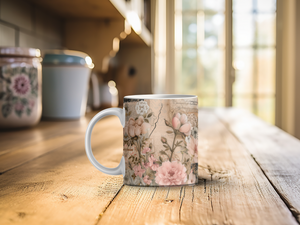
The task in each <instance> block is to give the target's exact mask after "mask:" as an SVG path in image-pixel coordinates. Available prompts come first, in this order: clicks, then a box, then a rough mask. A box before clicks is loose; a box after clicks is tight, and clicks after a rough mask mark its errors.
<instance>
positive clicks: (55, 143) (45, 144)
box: [0, 117, 110, 174]
mask: <svg viewBox="0 0 300 225" xmlns="http://www.w3.org/2000/svg"><path fill="white" fill-rule="evenodd" d="M88 118H89V117H87V118H85V119H84V120H81V121H76V122H73V123H69V124H68V123H67V124H68V125H69V128H68V129H66V128H63V127H61V126H56V130H57V132H50V133H49V132H43V131H45V130H47V128H48V126H42V127H39V128H40V130H39V131H41V133H43V136H42V137H41V135H37V136H38V137H36V136H34V137H33V139H34V140H33V141H32V143H33V144H29V143H26V144H25V147H22V145H21V146H19V144H17V145H16V142H15V140H14V137H16V136H17V135H16V133H18V130H16V131H15V132H10V133H9V137H8V138H9V140H11V142H12V143H14V147H12V148H10V149H6V150H5V151H6V153H5V154H1V155H0V162H1V164H0V174H2V173H4V172H6V171H8V170H10V169H12V168H15V167H17V166H19V165H22V164H24V163H26V162H29V161H30V160H32V159H34V158H37V157H40V156H42V155H44V154H47V153H48V152H50V151H53V150H56V149H58V148H64V146H65V145H67V144H69V143H70V142H72V141H74V140H76V139H78V138H80V137H81V138H82V137H84V135H85V131H86V126H87V124H88ZM55 123H57V122H55ZM62 124H66V123H65V121H64V122H62ZM48 125H49V128H51V130H52V129H53V126H51V124H48ZM98 126H99V125H98ZM109 127H110V122H109V121H106V120H103V121H102V123H101V129H98V131H96V130H95V131H94V133H95V135H97V134H98V133H99V132H100V133H101V132H103V131H102V130H107V129H108V128H109ZM54 133H56V134H55V135H54ZM53 135H54V137H52V136H53ZM40 139H41V140H40ZM38 140H40V141H38ZM23 144H24V143H23Z"/></svg>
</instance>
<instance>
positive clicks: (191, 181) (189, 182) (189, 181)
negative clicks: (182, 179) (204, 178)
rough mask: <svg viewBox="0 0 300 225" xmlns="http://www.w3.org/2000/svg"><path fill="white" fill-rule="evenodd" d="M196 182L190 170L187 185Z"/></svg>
mask: <svg viewBox="0 0 300 225" xmlns="http://www.w3.org/2000/svg"><path fill="white" fill-rule="evenodd" d="M195 182H196V176H195V174H193V170H191V173H190V175H189V180H188V182H187V183H188V184H194V183H195Z"/></svg>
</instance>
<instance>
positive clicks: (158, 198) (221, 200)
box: [98, 111, 297, 224]
mask: <svg viewBox="0 0 300 225" xmlns="http://www.w3.org/2000/svg"><path fill="white" fill-rule="evenodd" d="M199 129H200V131H199V176H200V178H201V179H200V181H199V184H198V185H196V186H194V187H193V186H185V187H172V188H143V187H130V186H124V187H123V188H122V190H121V191H120V192H119V194H118V195H117V196H116V198H115V199H114V201H113V202H112V203H111V204H110V206H109V207H108V208H107V209H106V210H105V211H104V212H102V213H101V215H102V216H101V218H100V219H99V223H98V224H173V223H175V224H297V222H296V220H295V219H294V217H293V216H292V214H291V212H290V211H289V210H288V209H287V207H286V206H285V204H284V202H283V201H282V200H281V199H280V197H279V196H278V194H277V193H276V191H275V190H274V189H273V187H272V186H271V184H270V183H269V181H268V180H267V178H266V177H265V176H264V174H263V173H262V171H261V170H260V168H259V167H258V166H257V164H256V163H255V162H254V161H253V159H252V158H251V157H250V155H249V154H248V152H247V151H246V150H245V148H244V147H243V146H242V145H241V143H240V142H239V141H238V140H237V139H236V138H235V137H234V136H233V135H232V134H231V133H230V132H229V131H228V130H227V128H226V127H225V126H224V125H223V124H222V123H221V122H220V121H219V120H218V119H217V117H216V116H215V115H214V114H213V112H212V111H201V112H199Z"/></svg>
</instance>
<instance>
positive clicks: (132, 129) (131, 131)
mask: <svg viewBox="0 0 300 225" xmlns="http://www.w3.org/2000/svg"><path fill="white" fill-rule="evenodd" d="M128 133H129V135H130V136H131V137H134V136H135V126H132V125H129V127H128Z"/></svg>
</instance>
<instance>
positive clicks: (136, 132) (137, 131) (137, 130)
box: [134, 124, 142, 136]
mask: <svg viewBox="0 0 300 225" xmlns="http://www.w3.org/2000/svg"><path fill="white" fill-rule="evenodd" d="M141 133H142V128H141V127H140V126H139V125H138V124H136V125H135V128H134V134H135V135H136V136H139V135H140V134H141Z"/></svg>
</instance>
